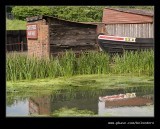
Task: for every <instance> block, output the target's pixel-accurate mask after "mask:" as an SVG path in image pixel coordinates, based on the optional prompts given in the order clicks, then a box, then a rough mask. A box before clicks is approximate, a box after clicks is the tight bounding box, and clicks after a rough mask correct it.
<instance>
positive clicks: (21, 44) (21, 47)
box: [21, 41, 23, 52]
mask: <svg viewBox="0 0 160 129" xmlns="http://www.w3.org/2000/svg"><path fill="white" fill-rule="evenodd" d="M21 52H23V41H21Z"/></svg>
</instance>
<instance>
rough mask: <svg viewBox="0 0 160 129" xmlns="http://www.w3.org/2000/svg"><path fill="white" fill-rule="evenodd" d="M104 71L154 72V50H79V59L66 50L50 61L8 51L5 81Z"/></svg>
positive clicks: (117, 72) (144, 73)
mask: <svg viewBox="0 0 160 129" xmlns="http://www.w3.org/2000/svg"><path fill="white" fill-rule="evenodd" d="M110 58H112V62H111V61H110ZM110 64H112V67H111V65H110ZM107 73H116V74H121V73H131V74H137V73H138V74H139V75H149V76H151V75H153V74H154V51H153V50H147V51H141V52H125V53H124V55H122V56H120V55H115V56H113V57H110V56H109V55H108V54H107V53H104V52H88V53H85V52H82V53H81V55H80V56H79V57H78V58H77V57H76V55H75V53H74V52H72V51H66V53H65V54H64V55H62V56H61V57H51V58H50V60H48V59H41V60H40V59H37V58H35V57H32V58H31V57H30V58H29V57H27V55H23V54H21V53H20V54H17V53H7V59H6V75H7V76H6V77H7V78H6V79H7V81H9V80H12V81H16V80H23V79H27V80H32V79H37V78H46V77H49V78H55V77H58V76H66V77H69V76H73V75H83V74H107Z"/></svg>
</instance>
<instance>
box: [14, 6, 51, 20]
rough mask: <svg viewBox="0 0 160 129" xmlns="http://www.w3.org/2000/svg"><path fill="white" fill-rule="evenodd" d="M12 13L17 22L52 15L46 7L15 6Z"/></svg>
mask: <svg viewBox="0 0 160 129" xmlns="http://www.w3.org/2000/svg"><path fill="white" fill-rule="evenodd" d="M12 13H13V15H14V17H15V18H16V19H19V20H25V19H26V17H29V16H35V15H49V16H52V15H53V13H52V10H51V8H49V7H48V6H15V7H13V9H12Z"/></svg>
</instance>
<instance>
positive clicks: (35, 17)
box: [26, 15, 97, 27]
mask: <svg viewBox="0 0 160 129" xmlns="http://www.w3.org/2000/svg"><path fill="white" fill-rule="evenodd" d="M43 18H44V19H46V18H51V19H55V20H59V21H63V22H67V23H72V24H77V25H89V26H95V27H96V26H97V25H96V24H95V23H92V22H88V23H87V22H86V23H85V22H75V21H69V20H64V19H59V18H57V17H52V16H47V15H39V16H32V17H27V18H26V21H27V22H32V21H37V20H41V19H43Z"/></svg>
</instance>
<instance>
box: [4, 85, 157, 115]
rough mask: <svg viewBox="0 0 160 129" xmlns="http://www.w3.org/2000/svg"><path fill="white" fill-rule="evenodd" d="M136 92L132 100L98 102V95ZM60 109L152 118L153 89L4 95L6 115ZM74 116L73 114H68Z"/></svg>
mask: <svg viewBox="0 0 160 129" xmlns="http://www.w3.org/2000/svg"><path fill="white" fill-rule="evenodd" d="M133 92H134V93H136V97H135V98H133V99H127V100H121V101H114V102H113V101H99V97H101V96H108V95H117V94H125V93H133ZM62 108H67V109H72V108H76V109H77V110H87V111H91V112H93V113H94V114H95V116H100V117H101V116H102V117H123V116H124V117H125V116H127V117H154V90H153V88H146V87H140V88H138V87H136V88H128V89H127V90H126V89H117V90H115V89H114V90H104V89H101V90H100V89H76V90H59V91H58V92H56V93H55V92H53V93H51V94H46V95H42V96H32V97H22V96H20V95H18V93H17V94H16V93H15V94H14V95H12V96H11V95H10V96H9V97H7V105H6V116H7V117H18V116H35V115H36V116H37V115H40V116H43V115H45V116H52V117H54V115H52V114H53V113H54V112H55V111H57V110H60V109H62ZM72 116H74V114H72Z"/></svg>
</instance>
